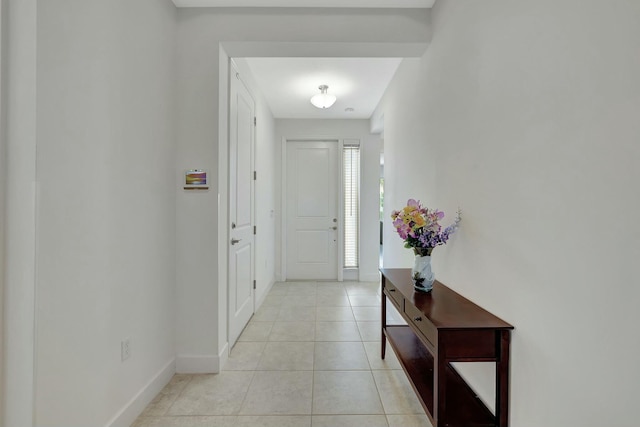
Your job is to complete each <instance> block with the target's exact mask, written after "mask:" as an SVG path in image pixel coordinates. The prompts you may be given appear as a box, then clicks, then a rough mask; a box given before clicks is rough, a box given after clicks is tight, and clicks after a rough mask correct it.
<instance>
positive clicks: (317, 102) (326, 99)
mask: <svg viewBox="0 0 640 427" xmlns="http://www.w3.org/2000/svg"><path fill="white" fill-rule="evenodd" d="M318 89H320V93H319V94H317V95H314V96H313V97H312V98H311V103H312V104H313V106H314V107H317V108H329V107H331V106H332V105H333V104H334V103H335V102H336V97H335V96H334V95H329V94H328V93H327V89H329V86H327V85H322V86H319V87H318Z"/></svg>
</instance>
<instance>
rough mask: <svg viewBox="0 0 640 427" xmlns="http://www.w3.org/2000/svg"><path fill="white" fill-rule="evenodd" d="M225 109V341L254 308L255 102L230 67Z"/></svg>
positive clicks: (235, 336)
mask: <svg viewBox="0 0 640 427" xmlns="http://www.w3.org/2000/svg"><path fill="white" fill-rule="evenodd" d="M230 87H231V102H230V109H229V110H230V112H229V121H230V123H229V134H230V141H229V236H230V241H229V345H230V346H233V344H234V343H235V342H236V340H237V339H238V336H239V335H240V333H241V332H242V330H243V329H244V327H245V326H246V325H247V323H248V322H249V319H251V316H252V315H253V312H254V309H255V307H254V304H255V302H254V292H253V278H254V252H255V248H254V228H253V226H254V212H253V211H254V208H253V201H254V191H255V186H254V168H253V164H254V158H253V152H254V135H255V133H254V131H255V121H254V117H255V103H254V101H253V98H252V97H251V94H250V93H249V91H248V90H247V88H246V87H245V85H244V83H243V82H242V80H240V76H239V75H238V73H237V72H236V71H235V70H234V69H233V68H231V84H230Z"/></svg>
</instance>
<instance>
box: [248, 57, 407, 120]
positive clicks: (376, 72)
mask: <svg viewBox="0 0 640 427" xmlns="http://www.w3.org/2000/svg"><path fill="white" fill-rule="evenodd" d="M236 61H238V60H236ZM241 61H244V62H245V63H246V65H247V66H248V68H249V69H250V71H251V74H252V75H253V77H254V80H255V82H256V83H257V85H258V87H259V89H260V92H262V94H263V95H264V97H265V98H266V100H267V103H268V104H269V107H270V108H271V112H272V113H273V115H274V117H276V118H294V119H318V118H324V119H368V118H369V117H371V114H372V113H373V110H374V109H375V108H376V106H377V105H378V103H379V102H380V99H381V98H382V95H383V94H384V91H385V90H386V88H387V86H388V85H389V82H390V81H391V79H392V78H393V75H394V74H395V72H396V70H397V68H398V66H399V65H400V62H401V61H402V59H401V58H244V59H242V60H241ZM323 84H326V85H327V86H329V90H328V93H330V94H333V95H335V96H336V97H337V98H338V99H337V101H336V103H335V104H334V105H333V106H332V107H331V108H327V109H318V108H316V107H314V106H313V105H311V102H309V100H310V99H311V97H312V96H313V95H315V94H318V93H320V91H319V90H318V86H320V85H323ZM347 108H353V111H352V112H349V111H345V109H347Z"/></svg>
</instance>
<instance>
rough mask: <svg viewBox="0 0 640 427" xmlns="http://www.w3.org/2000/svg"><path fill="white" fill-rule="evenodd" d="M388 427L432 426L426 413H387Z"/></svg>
mask: <svg viewBox="0 0 640 427" xmlns="http://www.w3.org/2000/svg"><path fill="white" fill-rule="evenodd" d="M387 420H388V421H389V427H433V425H432V424H431V421H429V418H427V416H426V415H387Z"/></svg>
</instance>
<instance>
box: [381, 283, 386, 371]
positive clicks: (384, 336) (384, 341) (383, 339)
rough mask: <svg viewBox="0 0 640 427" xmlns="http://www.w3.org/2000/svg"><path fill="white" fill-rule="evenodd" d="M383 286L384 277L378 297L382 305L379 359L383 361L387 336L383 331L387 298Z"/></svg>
mask: <svg viewBox="0 0 640 427" xmlns="http://www.w3.org/2000/svg"><path fill="white" fill-rule="evenodd" d="M384 285H385V280H384V276H382V281H381V282H380V286H381V288H380V295H381V296H382V297H381V300H382V303H381V304H380V307H381V319H380V320H381V323H382V328H380V333H381V334H382V335H381V337H380V344H381V346H382V347H381V348H380V357H381V358H382V359H384V356H385V352H386V349H387V336H386V335H385V334H384V330H385V328H386V327H387V296H386V295H385V294H384Z"/></svg>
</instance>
